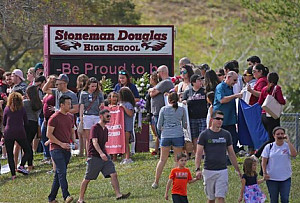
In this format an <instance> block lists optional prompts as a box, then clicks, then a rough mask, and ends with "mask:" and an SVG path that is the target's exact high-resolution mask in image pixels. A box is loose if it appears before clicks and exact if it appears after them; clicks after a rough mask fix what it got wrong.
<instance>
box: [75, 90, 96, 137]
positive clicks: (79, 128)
mask: <svg viewBox="0 0 300 203" xmlns="http://www.w3.org/2000/svg"><path fill="white" fill-rule="evenodd" d="M97 97H98V95H97V96H95V97H94V98H93V100H92V102H91V103H90V104H89V106H88V107H87V108H86V110H85V112H88V111H89V110H90V109H91V107H92V105H93V103H94V101H95V100H96V99H97ZM77 132H78V133H79V134H82V133H83V121H80V122H79V124H78V128H77Z"/></svg>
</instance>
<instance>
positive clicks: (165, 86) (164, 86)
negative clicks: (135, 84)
mask: <svg viewBox="0 0 300 203" xmlns="http://www.w3.org/2000/svg"><path fill="white" fill-rule="evenodd" d="M154 88H155V89H156V90H158V91H159V93H158V94H157V95H156V96H155V97H152V98H151V113H152V114H153V115H155V116H157V115H158V114H159V111H160V109H161V107H163V106H164V105H165V100H164V93H166V92H169V91H170V90H171V89H172V88H174V85H173V83H172V81H171V80H170V79H169V78H168V79H165V80H163V81H161V82H159V83H158V84H157V85H156V86H155V87H154Z"/></svg>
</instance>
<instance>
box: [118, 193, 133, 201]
mask: <svg viewBox="0 0 300 203" xmlns="http://www.w3.org/2000/svg"><path fill="white" fill-rule="evenodd" d="M129 196H130V192H128V193H127V194H122V195H121V196H120V197H117V198H116V199H117V200H121V199H127V198H128V197H129Z"/></svg>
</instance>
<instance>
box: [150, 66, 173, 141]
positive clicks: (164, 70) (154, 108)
mask: <svg viewBox="0 0 300 203" xmlns="http://www.w3.org/2000/svg"><path fill="white" fill-rule="evenodd" d="M157 75H158V78H159V81H160V82H159V83H158V84H157V85H156V86H155V87H153V88H150V89H149V90H148V92H149V95H150V97H151V113H152V114H153V118H154V124H155V128H156V132H157V135H158V137H159V139H160V131H159V130H158V129H157V122H158V115H159V111H160V109H161V108H162V107H163V106H164V105H165V100H164V94H165V93H166V92H169V91H170V90H171V89H172V88H174V85H173V83H172V81H171V79H170V77H169V69H168V67H167V66H166V65H162V66H159V67H158V69H157Z"/></svg>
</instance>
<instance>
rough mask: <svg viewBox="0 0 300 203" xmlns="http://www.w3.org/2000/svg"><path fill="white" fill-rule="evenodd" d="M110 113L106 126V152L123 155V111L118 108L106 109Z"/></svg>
mask: <svg viewBox="0 0 300 203" xmlns="http://www.w3.org/2000/svg"><path fill="white" fill-rule="evenodd" d="M106 109H108V110H109V111H110V115H111V118H110V123H108V124H106V127H107V129H108V142H107V143H106V145H105V147H106V151H107V153H108V154H124V153H125V129H124V109H123V108H120V107H119V106H115V107H106Z"/></svg>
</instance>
